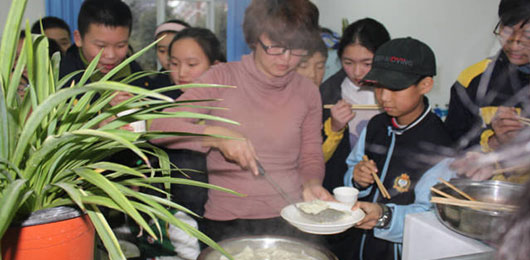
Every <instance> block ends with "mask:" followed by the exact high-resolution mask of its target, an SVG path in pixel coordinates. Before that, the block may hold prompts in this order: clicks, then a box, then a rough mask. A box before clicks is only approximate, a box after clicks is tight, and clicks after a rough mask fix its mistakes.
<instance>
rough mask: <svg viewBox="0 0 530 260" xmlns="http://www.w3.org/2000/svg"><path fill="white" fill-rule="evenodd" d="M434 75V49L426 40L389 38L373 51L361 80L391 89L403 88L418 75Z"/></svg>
mask: <svg viewBox="0 0 530 260" xmlns="http://www.w3.org/2000/svg"><path fill="white" fill-rule="evenodd" d="M434 75H436V60H435V57H434V52H433V51H432V50H431V48H430V47H429V46H427V44H425V43H423V42H421V41H419V40H416V39H413V38H411V37H407V38H397V39H393V40H390V41H388V42H386V43H384V44H383V45H381V46H379V48H378V49H377V50H376V51H375V54H374V59H373V62H372V69H371V70H370V72H368V74H366V76H364V78H363V80H362V82H363V84H365V85H374V84H377V85H381V86H382V87H384V88H387V89H391V90H402V89H406V88H408V87H409V86H411V85H414V84H415V83H417V82H418V81H419V80H420V79H421V78H423V77H426V76H434Z"/></svg>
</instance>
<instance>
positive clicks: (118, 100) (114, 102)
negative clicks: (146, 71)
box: [109, 91, 133, 106]
mask: <svg viewBox="0 0 530 260" xmlns="http://www.w3.org/2000/svg"><path fill="white" fill-rule="evenodd" d="M132 97H133V94H131V93H129V92H123V91H118V92H117V94H116V96H115V97H114V98H112V100H111V101H110V102H109V103H110V105H111V106H116V105H118V104H120V103H122V102H123V101H125V100H127V99H129V98H132Z"/></svg>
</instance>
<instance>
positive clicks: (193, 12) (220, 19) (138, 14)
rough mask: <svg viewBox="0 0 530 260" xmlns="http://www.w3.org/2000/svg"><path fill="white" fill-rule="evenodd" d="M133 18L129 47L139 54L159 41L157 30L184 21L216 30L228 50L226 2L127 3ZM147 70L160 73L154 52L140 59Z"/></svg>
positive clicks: (127, 0)
mask: <svg viewBox="0 0 530 260" xmlns="http://www.w3.org/2000/svg"><path fill="white" fill-rule="evenodd" d="M124 2H125V3H127V4H128V5H129V7H130V8H131V11H132V15H133V29H132V33H131V38H130V40H129V43H130V44H131V46H132V48H133V50H134V51H138V50H140V49H142V48H143V47H145V46H147V45H148V44H150V43H152V42H153V41H154V39H155V37H154V32H155V29H156V26H157V25H159V24H161V23H163V22H164V21H166V20H170V19H181V20H183V21H186V22H187V23H189V24H190V25H191V26H196V27H203V28H208V29H210V30H212V31H213V32H214V33H215V35H216V36H217V38H219V41H220V42H221V47H222V48H223V49H224V50H226V14H227V9H228V8H227V3H226V1H225V0H178V1H177V0H124ZM137 61H138V63H140V65H141V66H142V68H143V69H144V70H156V69H157V62H156V53H155V49H154V48H152V49H150V50H149V51H148V52H146V54H144V55H142V57H140V58H138V59H137Z"/></svg>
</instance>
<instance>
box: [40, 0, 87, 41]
mask: <svg viewBox="0 0 530 260" xmlns="http://www.w3.org/2000/svg"><path fill="white" fill-rule="evenodd" d="M82 3H83V0H46V15H47V16H55V17H59V18H61V19H63V20H64V21H65V22H66V23H67V24H68V26H70V30H71V33H72V35H73V32H74V30H77V15H78V14H79V9H80V8H81V4H82ZM72 41H73V39H72Z"/></svg>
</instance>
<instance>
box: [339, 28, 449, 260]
mask: <svg viewBox="0 0 530 260" xmlns="http://www.w3.org/2000/svg"><path fill="white" fill-rule="evenodd" d="M434 75H436V62H435V57H434V53H433V52H432V50H431V49H430V48H429V46H427V45H426V44H425V43H423V42H421V41H418V40H416V39H412V38H410V37H409V38H400V39H394V40H391V41H389V42H387V43H384V44H383V45H381V47H379V49H377V50H376V52H375V56H374V59H373V63H372V69H371V70H370V72H369V73H368V74H367V75H366V76H365V77H364V78H363V82H364V83H365V84H369V85H373V86H374V87H375V94H376V99H377V101H378V103H379V105H380V106H381V107H382V108H383V109H384V111H385V113H381V114H379V115H376V116H374V117H373V118H372V119H371V120H370V121H369V122H368V125H367V126H366V128H365V129H364V130H363V132H362V133H361V136H360V138H359V141H358V142H357V144H356V146H355V147H354V149H353V150H352V152H351V153H350V155H349V156H348V159H347V164H348V171H347V172H346V174H345V176H344V182H345V185H347V186H355V187H357V188H358V189H359V190H360V193H359V197H360V198H362V200H363V202H358V203H357V204H356V205H355V206H354V208H361V209H363V211H365V212H366V214H367V215H366V217H365V218H364V219H363V220H362V221H361V222H359V223H357V227H358V228H361V229H366V231H365V232H364V233H363V235H362V238H361V241H360V243H361V244H360V259H378V260H380V259H400V258H401V252H400V250H401V240H402V236H403V225H404V218H405V215H406V214H408V213H411V212H418V211H425V210H427V209H428V208H429V206H430V205H429V203H428V198H427V199H426V200H427V202H424V201H420V202H418V201H417V200H415V199H417V198H415V197H417V196H418V190H420V191H423V190H425V189H426V190H427V191H428V189H429V188H430V187H429V185H427V184H428V183H426V182H424V181H420V179H421V178H422V176H423V175H424V173H425V172H426V171H427V170H428V169H429V168H430V167H432V166H433V165H434V164H435V163H436V162H437V160H436V159H432V160H430V161H426V160H422V158H425V157H428V156H429V153H431V154H434V151H435V149H438V148H439V147H440V146H445V145H449V144H450V143H451V139H450V138H449V135H448V134H447V133H446V130H445V128H444V126H443V123H442V121H441V120H440V119H439V118H438V117H437V116H436V115H435V114H434V113H432V112H431V107H430V105H429V102H428V100H427V98H426V97H425V96H424V95H425V94H426V93H428V92H429V91H430V90H431V89H432V87H433V76H434ZM365 155H366V156H367V157H368V158H369V160H366V159H364V158H363V157H365ZM372 172H375V173H377V175H378V177H379V178H380V180H381V182H382V183H383V185H384V186H385V188H386V190H388V193H389V195H390V197H389V198H388V197H387V198H384V197H382V196H381V191H380V190H379V189H378V187H377V186H375V185H373V183H374V178H373V177H372V175H371V173H372ZM420 193H421V194H423V195H424V194H428V192H427V193H425V192H420ZM420 197H421V198H424V197H425V196H420ZM427 197H428V196H427Z"/></svg>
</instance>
